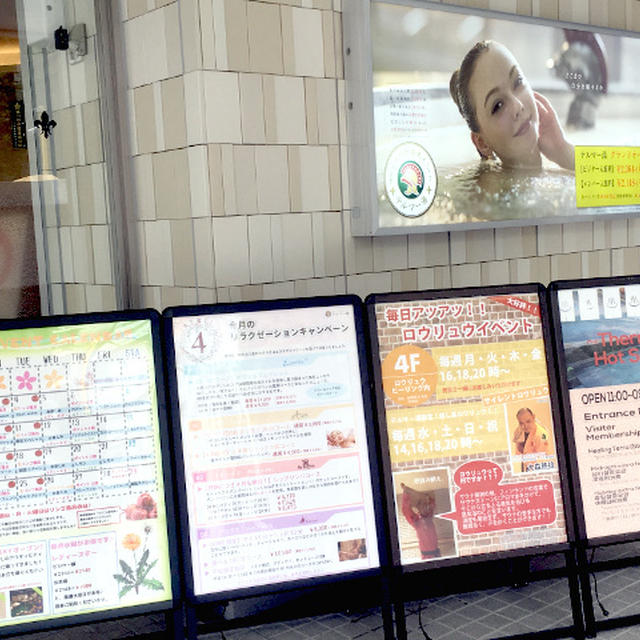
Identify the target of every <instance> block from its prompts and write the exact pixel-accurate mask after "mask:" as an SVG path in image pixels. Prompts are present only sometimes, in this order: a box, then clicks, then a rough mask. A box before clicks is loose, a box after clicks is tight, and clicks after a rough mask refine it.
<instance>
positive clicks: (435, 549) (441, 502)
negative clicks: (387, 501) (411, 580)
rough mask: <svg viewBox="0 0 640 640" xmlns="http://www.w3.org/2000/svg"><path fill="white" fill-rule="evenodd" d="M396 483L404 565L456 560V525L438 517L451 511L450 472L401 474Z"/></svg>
mask: <svg viewBox="0 0 640 640" xmlns="http://www.w3.org/2000/svg"><path fill="white" fill-rule="evenodd" d="M394 483H395V498H396V508H397V511H398V514H397V522H398V538H399V544H400V553H401V556H402V558H403V561H404V562H419V561H421V560H434V559H437V558H447V557H451V556H455V555H456V544H455V537H454V533H453V525H452V523H451V522H450V521H448V520H442V519H441V518H438V517H437V515H438V514H440V513H448V512H449V511H451V492H450V482H449V473H448V471H447V469H429V470H428V471H427V470H421V471H409V472H406V473H399V474H397V475H396V476H395V478H394Z"/></svg>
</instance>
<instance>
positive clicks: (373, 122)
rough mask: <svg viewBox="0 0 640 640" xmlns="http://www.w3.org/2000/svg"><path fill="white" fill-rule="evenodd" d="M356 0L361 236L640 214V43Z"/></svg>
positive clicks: (353, 34) (353, 118) (352, 53)
mask: <svg viewBox="0 0 640 640" xmlns="http://www.w3.org/2000/svg"><path fill="white" fill-rule="evenodd" d="M344 4H345V6H344V9H343V16H344V25H345V32H344V38H343V39H344V47H345V54H346V55H345V58H344V59H345V76H346V80H347V83H346V102H347V104H348V106H349V108H348V110H347V114H348V118H349V131H350V147H349V161H350V166H351V174H352V180H351V181H350V189H351V202H352V205H353V206H352V207H351V210H352V215H351V231H352V233H353V234H354V235H360V236H362V235H364V236H367V235H389V234H407V233H424V232H437V231H445V230H450V229H452V228H455V229H458V230H461V229H475V228H489V227H505V226H521V225H531V224H532V223H534V224H543V223H558V222H569V221H575V220H577V219H583V220H584V219H589V218H591V219H593V217H594V216H607V217H610V216H612V215H621V214H624V215H627V216H628V215H635V214H637V212H638V207H637V205H638V203H639V202H640V181H638V178H637V175H638V173H637V171H638V158H640V133H639V132H640V127H639V125H640V119H639V116H638V113H639V110H638V98H639V92H638V80H637V77H636V76H637V74H636V68H637V64H636V62H635V61H636V60H637V58H638V55H640V38H638V36H637V34H635V33H632V32H621V31H614V30H613V29H606V28H598V29H594V28H590V27H588V26H584V27H577V26H576V25H575V24H569V23H562V22H558V21H551V20H546V21H545V20H541V19H539V18H535V19H534V18H531V17H524V16H515V15H514V16H509V15H507V14H505V13H497V12H490V11H482V10H479V9H475V8H469V7H449V6H443V4H442V3H436V2H426V1H425V2H417V1H415V0H393V1H379V0H353V1H352V2H346V3H344ZM467 4H468V3H467ZM476 4H477V3H476ZM485 4H486V3H485ZM511 4H512V5H515V3H511ZM456 70H460V73H459V74H458V75H456V76H454V72H456Z"/></svg>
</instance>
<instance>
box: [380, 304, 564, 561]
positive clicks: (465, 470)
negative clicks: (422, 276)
mask: <svg viewBox="0 0 640 640" xmlns="http://www.w3.org/2000/svg"><path fill="white" fill-rule="evenodd" d="M375 311H376V326H377V332H378V342H379V345H380V347H379V349H380V373H381V381H382V387H383V392H384V398H385V413H386V425H387V437H388V448H389V455H390V461H391V470H392V475H393V490H394V496H395V500H396V524H397V527H398V537H399V546H400V559H401V562H402V563H403V564H410V563H416V562H421V561H428V560H434V559H438V558H446V557H460V556H466V555H474V554H480V553H492V552H498V551H504V550H509V549H519V548H526V547H532V546H538V545H546V544H554V543H558V542H564V541H565V540H566V530H565V524H564V515H563V508H562V495H561V491H560V482H559V474H558V463H557V456H556V450H555V438H554V429H553V421H552V413H551V406H550V400H549V386H548V385H549V383H548V374H547V367H546V358H545V349H544V343H543V341H542V327H541V322H540V307H539V301H538V297H537V294H531V293H523V294H518V295H498V296H477V297H467V298H456V299H438V300H407V301H405V302H388V303H384V302H379V303H377V304H376V306H375Z"/></svg>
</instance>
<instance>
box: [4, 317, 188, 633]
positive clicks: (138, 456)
mask: <svg viewBox="0 0 640 640" xmlns="http://www.w3.org/2000/svg"><path fill="white" fill-rule="evenodd" d="M158 331H159V319H158V317H156V315H155V314H154V315H152V314H151V313H146V312H135V313H132V314H122V315H119V316H115V315H114V314H106V315H105V314H96V315H93V316H76V317H64V318H63V317H60V318H50V319H43V320H39V321H35V322H30V323H29V324H25V323H23V322H22V323H21V322H19V321H8V322H4V323H2V324H0V565H1V566H2V571H0V634H1V633H2V632H3V631H4V632H5V633H6V632H13V633H15V630H16V626H19V625H31V626H32V627H33V628H42V627H46V626H59V625H60V624H68V623H69V618H70V617H76V618H80V619H81V621H87V620H89V621H90V620H91V619H94V618H95V619H98V618H106V617H117V616H118V615H120V614H130V613H131V612H136V611H140V612H142V611H143V610H160V609H168V608H170V607H171V603H172V601H173V599H174V597H175V596H176V593H175V591H176V578H175V577H172V571H171V561H170V539H171V537H172V536H171V534H170V529H169V525H168V522H167V509H168V506H170V505H169V503H170V499H169V500H168V499H167V497H166V496H165V490H166V487H167V486H170V482H169V481H170V476H169V475H168V474H169V471H168V464H167V462H166V460H165V459H163V456H164V455H166V454H164V453H163V451H162V446H161V445H162V442H163V440H165V439H166V438H165V436H166V426H165V425H164V419H163V417H162V409H163V407H162V406H161V405H162V404H163V402H162V401H159V400H158V397H159V396H158V393H159V392H162V391H163V389H162V379H161V377H157V374H156V354H157V352H158V344H157V340H158ZM165 448H166V443H165Z"/></svg>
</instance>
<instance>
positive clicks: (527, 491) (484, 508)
mask: <svg viewBox="0 0 640 640" xmlns="http://www.w3.org/2000/svg"><path fill="white" fill-rule="evenodd" d="M502 476H503V473H502V469H501V468H500V467H499V466H498V465H497V464H495V462H491V461H489V460H474V461H473V462H467V463H465V464H463V465H462V466H460V467H458V468H457V469H456V471H455V473H454V476H453V477H454V481H455V483H456V485H458V487H460V489H459V490H458V491H457V492H456V495H455V506H456V510H455V511H452V512H451V513H440V514H438V516H437V517H438V518H446V519H447V520H454V521H455V522H456V523H457V525H458V531H459V532H460V533H461V534H462V535H471V534H474V533H488V532H491V531H507V530H509V529H521V528H524V527H536V526H540V525H545V524H551V523H552V522H554V521H555V519H556V501H555V496H554V494H553V485H552V484H551V482H549V480H533V481H530V482H512V483H509V484H500V481H501V480H502Z"/></svg>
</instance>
